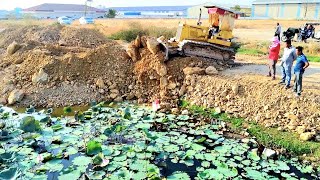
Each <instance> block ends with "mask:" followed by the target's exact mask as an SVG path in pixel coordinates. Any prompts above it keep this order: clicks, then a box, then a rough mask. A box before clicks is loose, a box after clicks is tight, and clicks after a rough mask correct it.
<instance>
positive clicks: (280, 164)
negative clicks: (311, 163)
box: [276, 161, 312, 171]
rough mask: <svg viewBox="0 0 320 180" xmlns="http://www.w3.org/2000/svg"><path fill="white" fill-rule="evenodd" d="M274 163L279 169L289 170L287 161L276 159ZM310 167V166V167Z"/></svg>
mask: <svg viewBox="0 0 320 180" xmlns="http://www.w3.org/2000/svg"><path fill="white" fill-rule="evenodd" d="M276 164H277V165H278V169H279V170H281V171H288V170H290V167H289V166H288V165H287V163H285V162H283V161H276ZM311 169H312V167H311Z"/></svg>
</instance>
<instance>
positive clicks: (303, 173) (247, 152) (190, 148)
mask: <svg viewBox="0 0 320 180" xmlns="http://www.w3.org/2000/svg"><path fill="white" fill-rule="evenodd" d="M180 105H181V106H184V107H190V109H191V110H190V111H192V112H194V114H189V115H182V114H165V113H158V112H154V111H153V110H152V109H151V108H146V107H139V106H135V105H131V104H128V103H122V104H117V107H110V106H113V105H111V104H110V105H108V106H103V104H98V105H95V106H92V107H91V108H90V109H89V110H87V111H85V112H84V115H85V117H86V118H85V119H84V120H83V121H74V120H75V119H72V118H70V117H69V118H64V117H61V118H52V117H50V118H51V119H52V123H43V122H39V125H40V126H41V129H42V131H41V133H40V132H36V131H35V132H32V133H30V132H29V131H28V132H23V131H20V130H17V128H16V127H15V126H9V124H7V122H9V121H13V122H19V121H20V119H19V116H24V115H25V114H18V115H17V114H16V113H15V112H12V111H9V115H8V117H7V119H6V121H5V122H6V126H5V130H6V131H7V133H8V134H9V136H10V137H11V138H9V139H5V140H1V139H0V169H2V170H0V179H16V177H18V176H20V178H23V179H48V178H50V176H52V175H56V176H57V178H58V179H66V178H69V179H80V177H81V176H83V175H84V174H85V175H86V176H88V179H119V177H120V178H121V179H150V180H151V179H153V180H156V179H163V178H167V179H168V180H169V179H172V180H173V179H290V178H291V179H292V178H294V179H295V178H302V177H304V178H307V179H315V178H316V177H317V175H318V173H319V172H318V170H316V169H314V167H313V166H311V165H310V164H308V163H301V162H299V161H298V159H297V158H290V159H289V158H285V157H284V156H280V157H279V158H278V157H274V158H270V157H267V156H261V155H260V154H259V152H260V151H257V148H259V143H257V142H256V141H255V140H254V139H251V138H247V140H248V141H242V140H240V139H236V138H226V137H225V136H224V135H223V134H222V133H221V132H224V131H225V124H226V123H224V122H223V121H221V120H224V121H225V122H228V121H229V122H230V124H231V126H232V127H233V128H234V129H235V130H237V129H238V130H239V131H240V130H242V129H244V126H245V124H246V122H244V121H243V120H242V119H233V118H229V117H228V116H227V115H225V114H218V113H215V112H214V111H212V110H210V109H205V108H202V107H198V106H190V104H189V103H187V102H183V101H182V102H181V103H180ZM66 109H69V108H66ZM5 111H6V110H5V109H1V107H0V117H3V116H2V114H4V113H6V112H5ZM33 111H34V109H33V108H32V107H30V108H29V109H28V112H33ZM202 115H205V116H208V117H213V119H214V120H216V119H218V118H219V119H221V120H220V121H215V122H213V121H211V119H212V118H206V117H203V116H202ZM46 116H47V114H43V113H41V112H39V113H34V114H31V115H30V117H32V118H33V119H34V120H36V121H37V120H38V119H43V118H44V117H46ZM0 121H1V119H0ZM209 121H210V122H211V123H210V122H209ZM13 124H14V123H13ZM227 124H229V123H227ZM33 129H35V128H32V130H33ZM54 129H56V130H54ZM249 130H255V131H257V133H259V132H264V130H261V129H258V128H256V127H250V128H249ZM102 132H103V133H102ZM31 135H32V137H31ZM33 135H37V136H36V137H33ZM26 136H29V137H30V138H26ZM20 137H21V138H20ZM257 137H258V138H259V139H261V137H260V136H257ZM18 138H19V139H18ZM17 139H18V141H17ZM8 143H10V146H8V145H7V144H8ZM4 147H5V148H4ZM306 147H308V146H306ZM314 150H316V149H314ZM71 156H72V158H69V157H71ZM168 161H170V163H168ZM291 166H292V167H293V168H290V167H291ZM162 169H163V170H164V171H166V172H168V170H170V173H167V174H161V173H160V171H161V170H162ZM195 169H196V171H195ZM292 169H293V170H292Z"/></svg>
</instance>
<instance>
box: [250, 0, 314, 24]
mask: <svg viewBox="0 0 320 180" xmlns="http://www.w3.org/2000/svg"><path fill="white" fill-rule="evenodd" d="M319 12H320V0H300V1H298V0H256V1H254V2H253V3H252V17H255V18H273V19H308V20H319V19H320V13H319Z"/></svg>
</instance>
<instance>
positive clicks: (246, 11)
mask: <svg viewBox="0 0 320 180" xmlns="http://www.w3.org/2000/svg"><path fill="white" fill-rule="evenodd" d="M204 6H219V7H223V8H226V9H232V10H235V9H234V7H235V6H236V5H235V4H217V3H211V2H208V3H204V4H200V5H196V6H192V7H189V8H188V10H187V13H188V16H187V17H188V18H199V14H200V8H201V9H202V15H201V17H202V18H208V16H209V15H208V13H207V10H206V8H205V7H204ZM239 6H240V9H239V10H235V11H238V12H239V13H241V14H242V15H241V16H250V15H251V7H249V6H243V5H239Z"/></svg>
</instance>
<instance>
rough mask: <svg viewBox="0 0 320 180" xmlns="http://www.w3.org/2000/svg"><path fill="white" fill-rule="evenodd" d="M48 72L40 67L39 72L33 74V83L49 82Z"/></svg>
mask: <svg viewBox="0 0 320 180" xmlns="http://www.w3.org/2000/svg"><path fill="white" fill-rule="evenodd" d="M48 78H49V76H48V74H47V73H45V72H44V70H43V69H40V70H39V72H38V73H35V74H34V75H33V76H32V82H33V83H46V82H48Z"/></svg>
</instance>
